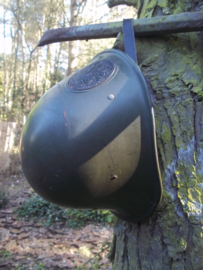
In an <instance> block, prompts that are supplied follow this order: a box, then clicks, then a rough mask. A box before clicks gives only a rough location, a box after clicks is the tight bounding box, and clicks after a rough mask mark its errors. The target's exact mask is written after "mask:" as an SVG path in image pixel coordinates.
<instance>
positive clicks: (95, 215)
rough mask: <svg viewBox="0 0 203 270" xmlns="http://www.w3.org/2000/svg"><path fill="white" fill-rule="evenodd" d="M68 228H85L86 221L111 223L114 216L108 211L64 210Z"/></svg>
mask: <svg viewBox="0 0 203 270" xmlns="http://www.w3.org/2000/svg"><path fill="white" fill-rule="evenodd" d="M65 215H66V217H67V223H68V227H72V228H80V227H82V226H85V224H86V223H87V222H88V221H92V222H102V223H105V222H109V223H111V222H113V221H114V218H115V217H114V216H113V215H112V214H111V213H110V212H109V211H108V210H78V209H67V210H65Z"/></svg>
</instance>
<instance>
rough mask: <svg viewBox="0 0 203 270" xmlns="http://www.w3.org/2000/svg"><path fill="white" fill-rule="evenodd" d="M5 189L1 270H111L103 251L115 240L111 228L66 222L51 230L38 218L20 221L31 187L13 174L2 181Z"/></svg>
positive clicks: (0, 227)
mask: <svg viewBox="0 0 203 270" xmlns="http://www.w3.org/2000/svg"><path fill="white" fill-rule="evenodd" d="M1 187H3V190H5V191H6V192H8V194H9V195H8V199H9V201H8V203H7V204H6V205H5V206H4V208H1V209H0V270H1V269H3V270H58V269H98V270H99V269H106V270H107V269H111V264H110V262H109V261H108V259H107V255H108V251H107V250H104V251H103V252H102V250H101V249H102V247H103V246H104V245H106V244H108V243H109V244H110V243H111V241H112V235H113V228H112V227H111V226H110V225H104V224H103V225H102V224H95V223H89V224H86V226H85V227H83V228H81V229H80V230H77V229H73V228H68V227H67V226H66V223H65V222H58V223H54V224H52V225H51V226H49V227H47V226H45V225H43V224H42V223H41V222H40V220H39V219H37V218H36V219H34V220H24V219H22V220H19V219H18V218H17V216H16V214H15V213H14V210H15V209H16V208H17V207H18V206H19V205H20V204H22V203H24V202H26V201H27V199H28V198H29V197H30V186H29V185H28V183H27V182H26V180H25V178H24V177H23V176H22V175H12V176H10V177H7V178H6V179H0V188H1ZM97 254H99V255H98V256H97ZM91 258H92V261H91V262H89V263H88V264H87V265H86V266H85V267H82V268H79V267H81V266H83V264H84V263H86V262H87V261H88V260H89V259H91Z"/></svg>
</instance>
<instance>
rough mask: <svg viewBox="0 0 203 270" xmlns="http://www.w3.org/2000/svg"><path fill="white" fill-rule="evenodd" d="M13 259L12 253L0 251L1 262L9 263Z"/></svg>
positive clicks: (4, 250)
mask: <svg viewBox="0 0 203 270" xmlns="http://www.w3.org/2000/svg"><path fill="white" fill-rule="evenodd" d="M10 258H11V253H10V251H8V250H6V249H2V250H0V261H4V262H5V261H9V260H10Z"/></svg>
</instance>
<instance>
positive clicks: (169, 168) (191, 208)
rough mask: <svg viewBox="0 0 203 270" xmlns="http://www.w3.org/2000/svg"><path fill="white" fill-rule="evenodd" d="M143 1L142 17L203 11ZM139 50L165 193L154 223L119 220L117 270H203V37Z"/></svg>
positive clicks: (143, 44) (145, 41)
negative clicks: (149, 98) (150, 104)
mask: <svg viewBox="0 0 203 270" xmlns="http://www.w3.org/2000/svg"><path fill="white" fill-rule="evenodd" d="M134 2H137V1H134ZM138 2H139V3H140V4H139V7H138V14H139V16H140V17H150V16H160V15H169V14H175V13H181V12H193V11H203V3H202V1H195V0H188V1H178V0H174V1H164V0H163V1H161V0H154V1H149V0H143V1H138ZM200 2H201V4H200ZM121 40H122V39H120V40H117V42H116V48H120V49H121V48H122V46H123V44H122V41H121ZM136 47H137V55H138V63H139V66H140V69H141V71H142V73H143V75H144V77H145V80H146V82H147V85H148V89H149V92H150V94H151V99H152V103H153V106H154V109H155V119H156V135H157V142H158V153H159V162H160V167H161V174H162V181H163V189H164V191H163V197H162V202H161V204H160V206H159V208H158V209H157V211H156V212H155V213H154V214H153V216H151V217H150V218H149V219H148V220H147V221H145V222H140V223H137V224H136V223H134V224H133V223H129V222H125V221H122V220H118V221H117V224H116V226H115V235H114V241H113V247H112V251H111V259H112V261H113V267H112V269H113V270H121V269H122V270H123V269H126V270H131V269H132V270H148V269H149V270H171V269H173V270H175V269H177V270H192V269H194V270H202V269H203V202H202V201H203V192H202V189H203V133H202V127H203V118H202V112H203V78H202V74H203V49H202V48H203V32H201V33H188V34H173V35H162V36H154V37H146V38H136Z"/></svg>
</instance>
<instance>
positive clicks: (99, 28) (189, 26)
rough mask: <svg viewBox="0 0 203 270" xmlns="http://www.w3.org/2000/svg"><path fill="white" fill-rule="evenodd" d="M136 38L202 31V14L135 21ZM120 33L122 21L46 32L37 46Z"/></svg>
mask: <svg viewBox="0 0 203 270" xmlns="http://www.w3.org/2000/svg"><path fill="white" fill-rule="evenodd" d="M133 28H134V31H135V35H136V36H137V37H142V36H150V35H160V34H171V33H183V32H196V31H203V12H196V13H181V14H178V15H170V16H160V17H152V18H143V19H137V20H134V22H133ZM119 32H122V21H121V22H112V23H102V24H92V25H84V26H77V27H68V28H59V29H52V30H48V31H46V32H45V33H44V35H43V36H42V38H41V40H40V41H39V42H38V44H37V46H44V45H47V44H50V43H55V42H61V41H72V40H88V39H101V38H112V37H116V36H117V34H118V33H119Z"/></svg>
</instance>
